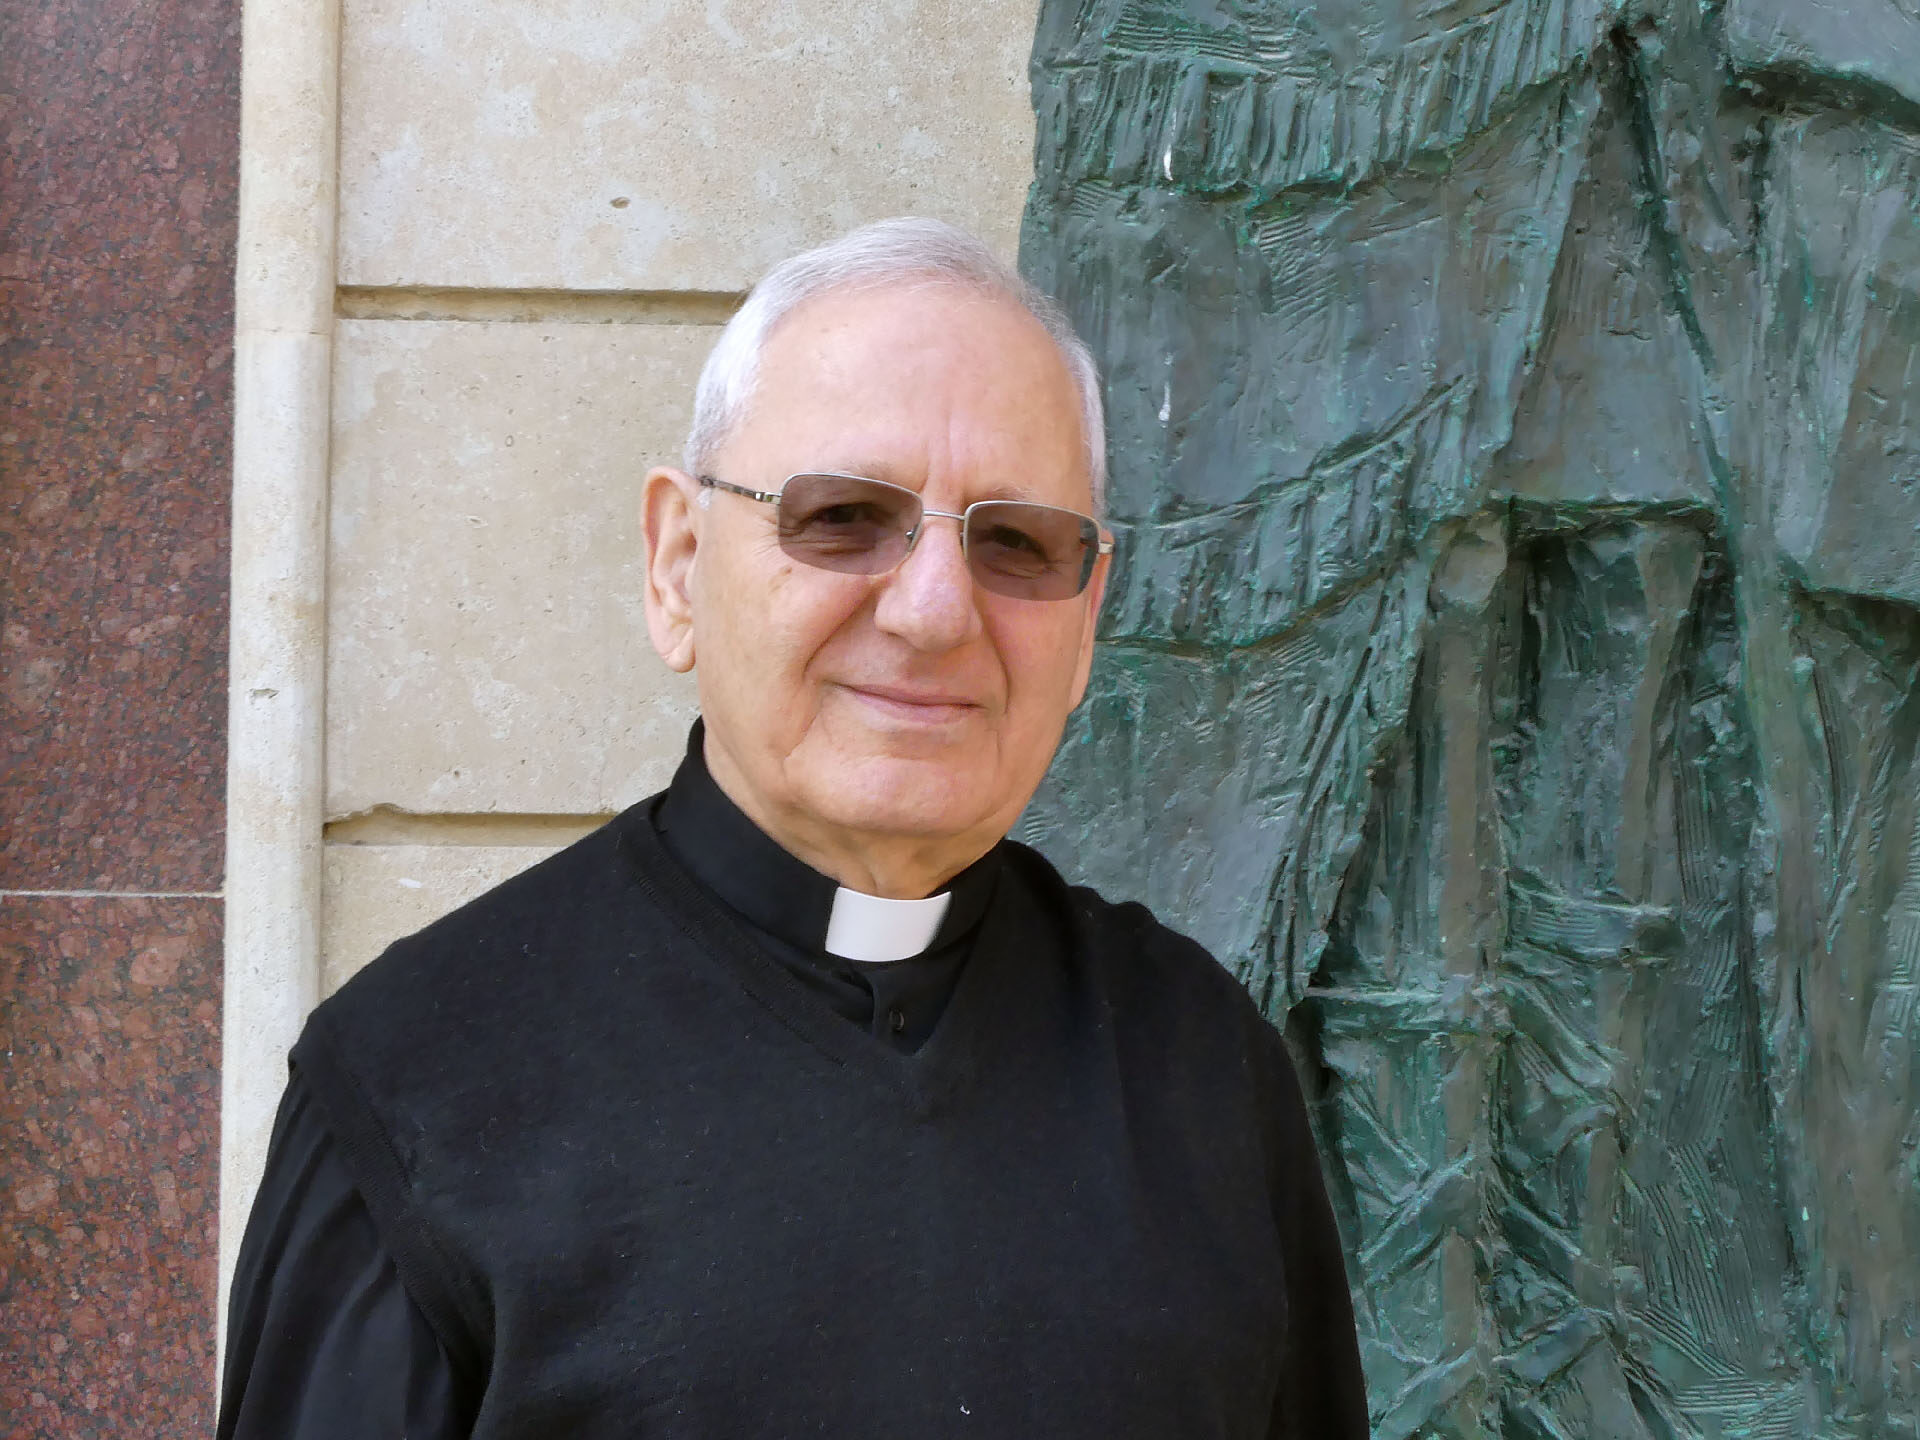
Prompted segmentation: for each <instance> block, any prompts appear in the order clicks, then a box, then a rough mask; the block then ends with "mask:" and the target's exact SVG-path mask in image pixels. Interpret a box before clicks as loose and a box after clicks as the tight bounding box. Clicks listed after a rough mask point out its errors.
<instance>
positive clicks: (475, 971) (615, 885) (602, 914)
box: [301, 802, 667, 1052]
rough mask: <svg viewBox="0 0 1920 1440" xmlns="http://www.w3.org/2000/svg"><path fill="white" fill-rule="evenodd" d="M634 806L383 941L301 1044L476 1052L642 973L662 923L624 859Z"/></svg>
mask: <svg viewBox="0 0 1920 1440" xmlns="http://www.w3.org/2000/svg"><path fill="white" fill-rule="evenodd" d="M645 803H646V802H643V803H642V805H641V806H636V807H634V808H633V809H632V810H629V811H628V812H626V814H624V815H622V816H619V817H617V818H616V819H614V820H613V821H611V822H609V823H608V824H606V825H604V826H602V827H601V828H600V829H598V830H596V831H594V832H593V833H592V834H590V835H587V836H585V837H584V838H582V839H581V840H578V841H576V842H575V843H574V844H572V845H569V846H567V847H566V848H565V849H563V850H560V851H558V852H556V853H555V854H553V855H550V856H548V857H546V858H545V859H543V860H541V861H539V862H538V863H537V864H534V865H532V866H530V867H529V868H528V869H526V870H523V871H522V872H520V873H519V874H518V875H515V876H513V877H512V878H511V879H509V880H507V881H505V882H503V883H502V884H499V885H496V886H495V887H493V888H492V889H490V890H488V891H487V892H485V893H484V894H482V895H480V896H478V897H476V898H475V899H473V900H470V901H468V902H467V903H466V904H464V905H461V906H460V907H459V908H458V909H455V910H453V911H451V912H450V913H448V914H447V915H444V916H442V917H441V918H440V919H438V920H435V921H434V922H433V923H432V924H430V925H428V926H426V927H425V928H424V929H421V930H418V931H416V932H415V933H413V934H411V935H408V936H405V937H403V938H401V939H399V940H396V941H395V942H393V944H391V945H389V946H388V947H387V948H386V950H384V951H383V952H382V953H381V954H380V955H379V956H378V957H377V958H376V959H374V960H373V961H372V962H370V963H369V964H368V965H366V966H365V967H364V968H363V969H362V970H360V971H359V972H358V973H357V974H355V975H354V976H353V977H352V978H350V979H349V980H348V981H347V982H346V983H345V984H344V985H342V986H341V987H340V989H339V990H338V991H336V992H335V993H334V994H333V995H331V996H329V997H328V998H327V999H326V1000H324V1001H323V1002H322V1003H321V1004H320V1005H319V1007H318V1008H317V1009H316V1010H315V1011H314V1013H313V1015H312V1017H311V1018H310V1019H309V1022H308V1026H307V1034H306V1036H305V1037H303V1040H302V1042H301V1043H302V1045H303V1046H305V1047H307V1048H308V1049H312V1048H313V1047H314V1046H316V1045H322V1044H330V1045H332V1046H334V1047H335V1048H340V1049H360V1048H367V1047H380V1046H383V1045H384V1046H386V1047H387V1048H391V1049H397V1050H401V1051H404V1050H405V1049H407V1048H408V1047H410V1046H412V1045H413V1044H415V1043H416V1042H417V1041H427V1040H431V1041H433V1042H436V1043H438V1044H441V1045H446V1044H461V1043H470V1044H471V1045H473V1046H475V1047H478V1048H479V1050H481V1051H482V1052H484V1049H485V1048H486V1047H487V1046H490V1045H496V1044H502V1043H511V1042H512V1040H513V1038H514V1032H515V1030H516V1029H518V1028H523V1027H525V1026H527V1025H530V1024H535V1023H538V1022H539V1020H540V1019H542V1018H544V1017H546V1016H548V1015H550V1014H551V1012H552V1011H553V1010H554V1008H555V1007H556V1006H558V1005H564V1004H575V1005H577V1004H578V1003H579V1002H580V1000H581V998H582V997H581V996H580V993H579V992H580V989H581V987H582V986H590V985H591V984H593V983H594V980H595V977H596V976H604V975H606V974H607V973H608V972H609V971H612V972H616V973H617V972H621V971H623V970H624V971H626V972H627V973H629V974H630V973H631V971H632V969H634V968H637V967H640V966H642V965H643V964H644V961H645V958H646V956H647V954H648V953H649V952H650V951H651V950H653V949H654V948H655V947H654V945H652V944H650V943H649V940H650V937H655V936H658V935H659V934H660V932H661V931H662V930H663V929H665V928H667V927H666V926H665V924H664V922H663V921H662V919H661V917H660V915H659V912H658V909H657V907H656V906H654V905H653V903H652V901H651V899H650V895H649V891H648V889H647V887H646V886H645V885H644V884H643V883H642V881H641V877H640V874H639V869H638V867H637V865H636V864H635V861H634V857H633V856H632V854H631V853H630V849H631V844H630V840H629V838H628V832H629V830H630V829H631V828H632V827H633V826H634V825H635V824H638V825H645V824H647V823H648V822H647V818H646V814H645V809H644V806H645Z"/></svg>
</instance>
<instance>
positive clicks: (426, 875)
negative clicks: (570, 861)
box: [320, 845, 558, 995]
mask: <svg viewBox="0 0 1920 1440" xmlns="http://www.w3.org/2000/svg"><path fill="white" fill-rule="evenodd" d="M556 848H558V847H550V846H540V845H329V846H327V847H326V860H325V876H326V881H325V891H324V899H323V900H322V902H321V909H320V917H321V918H320V956H321V959H320V993H321V994H322V995H331V994H332V993H333V992H334V991H336V990H338V989H339V988H340V987H341V986H342V985H343V984H345V983H346V981H347V980H348V979H349V978H351V977H352V975H353V973H354V972H355V971H356V970H358V969H359V968H360V967H361V966H362V965H365V964H366V963H367V962H368V961H369V960H371V959H373V958H374V956H376V955H378V954H379V953H380V952H381V951H382V950H384V949H386V948H387V946H389V945H391V944H392V943H393V942H394V941H395V940H398V939H399V938H400V937H401V936H403V935H411V934H412V933H413V932H414V931H416V930H418V929H420V928H422V927H423V926H425V925H428V924H430V923H431V922H433V921H435V920H437V919H439V918H440V917H441V916H442V915H444V914H446V913H447V912H448V911H449V910H452V909H455V908H456V907H458V906H460V905H463V904H465V903H466V902H467V901H469V900H471V899H473V897H474V896H476V895H478V894H481V893H482V892H483V891H486V890H491V889H492V888H493V887H494V886H495V885H498V884H499V883H500V882H501V881H503V880H507V879H510V878H512V877H513V876H515V875H518V874H519V873H520V872H521V871H522V870H524V869H526V868H527V867H528V866H529V865H533V864H537V863H538V862H539V861H541V860H544V859H545V858H546V857H547V856H549V855H551V854H553V853H554V850H555V849H556Z"/></svg>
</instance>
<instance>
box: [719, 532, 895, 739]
mask: <svg viewBox="0 0 1920 1440" xmlns="http://www.w3.org/2000/svg"><path fill="white" fill-rule="evenodd" d="M743 558H746V559H747V560H748V561H749V562H750V563H749V565H748V566H747V567H744V568H745V569H746V572H747V573H748V574H751V575H752V576H753V577H754V581H753V583H742V584H738V585H735V586H731V587H726V594H725V596H724V598H723V599H722V602H721V603H722V608H723V609H724V611H725V613H726V615H727V626H726V628H727V631H728V634H727V637H726V643H727V649H728V655H729V659H730V661H731V662H732V664H731V666H730V668H732V669H733V670H735V671H736V672H738V679H739V682H740V683H741V685H742V686H743V687H745V688H746V689H748V690H750V691H752V692H755V693H758V694H760V695H762V696H770V695H771V693H772V692H774V691H780V692H784V698H783V701H782V703H783V704H784V705H787V706H791V705H792V703H793V701H794V699H795V698H796V697H795V696H794V694H793V692H794V691H795V690H796V689H805V688H807V687H808V686H809V685H810V684H811V682H812V676H811V675H810V673H809V672H810V671H811V670H812V668H813V667H814V665H815V662H816V661H818V660H820V659H821V657H822V656H823V655H826V654H827V653H829V652H830V651H831V649H832V646H833V643H834V641H835V638H836V637H837V636H839V635H840V634H842V633H843V632H844V631H846V630H847V629H849V622H850V621H851V620H852V619H853V618H854V616H855V615H857V614H858V613H859V610H860V607H861V604H862V602H863V600H864V599H865V594H866V590H867V589H868V586H867V585H866V584H865V583H864V582H862V581H859V580H856V579H851V578H849V577H846V576H826V575H823V574H822V573H821V572H818V571H814V570H809V569H807V568H805V567H803V566H799V565H796V564H794V563H793V562H792V561H790V560H788V559H787V558H786V557H785V556H784V555H781V554H780V552H779V551H778V550H777V549H773V548H772V547H768V553H767V554H765V555H753V556H749V557H743Z"/></svg>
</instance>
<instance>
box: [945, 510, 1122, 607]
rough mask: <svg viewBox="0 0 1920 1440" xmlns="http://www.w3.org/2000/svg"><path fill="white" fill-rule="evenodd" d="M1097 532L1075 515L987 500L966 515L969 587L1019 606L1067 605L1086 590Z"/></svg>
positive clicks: (1083, 517) (1085, 517) (1086, 518)
mask: <svg viewBox="0 0 1920 1440" xmlns="http://www.w3.org/2000/svg"><path fill="white" fill-rule="evenodd" d="M1099 540H1100V531H1099V529H1098V527H1096V526H1095V525H1094V523H1093V521H1092V520H1091V519H1089V518H1088V517H1087V516H1085V515H1082V514H1080V513H1079V512H1078V511H1075V510H1060V509H1056V508H1055V507H1053V506H1051V505H1030V504H1028V503H1026V502H1025V501H1020V500H986V501H982V502H981V503H980V504H978V505H974V506H971V507H969V508H968V510H967V562H968V564H969V566H970V567H971V568H972V570H973V578H974V581H975V582H976V583H977V584H978V585H979V586H980V587H981V588H982V589H983V590H991V591H993V592H994V593H995V594H996V595H1008V596H1012V597H1014V598H1016V599H1020V600H1070V599H1072V598H1073V597H1074V596H1075V595H1078V594H1079V593H1080V592H1081V591H1082V590H1084V589H1086V587H1087V577H1088V576H1089V575H1091V574H1092V573H1093V559H1094V555H1095V553H1096V552H1095V547H1096V546H1097V545H1098V544H1099Z"/></svg>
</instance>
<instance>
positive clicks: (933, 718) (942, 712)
mask: <svg viewBox="0 0 1920 1440" xmlns="http://www.w3.org/2000/svg"><path fill="white" fill-rule="evenodd" d="M842 688H843V689H845V691H846V692H847V694H849V695H851V696H852V697H853V698H854V699H855V700H857V701H859V702H860V703H861V704H862V705H864V706H866V707H867V708H868V709H869V710H871V711H874V712H876V713H877V714H879V715H881V716H884V717H887V718H889V719H891V720H893V721H895V722H896V723H898V722H901V721H905V722H907V723H909V724H916V725H946V724H951V723H953V722H955V721H958V720H965V719H967V718H968V717H969V716H972V715H974V714H976V713H978V712H979V711H980V709H981V708H982V707H981V706H980V705H979V703H978V702H976V701H974V700H970V699H968V698H967V697H966V696H964V695H957V694H954V693H953V692H951V691H945V690H922V689H918V688H916V687H912V686H905V685H846V686H843V687H842Z"/></svg>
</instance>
